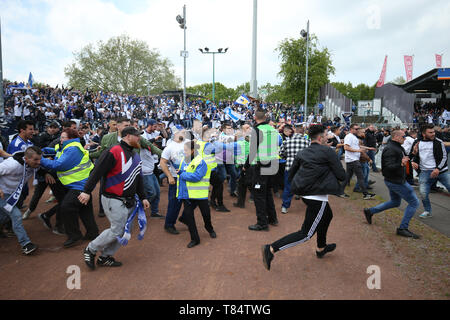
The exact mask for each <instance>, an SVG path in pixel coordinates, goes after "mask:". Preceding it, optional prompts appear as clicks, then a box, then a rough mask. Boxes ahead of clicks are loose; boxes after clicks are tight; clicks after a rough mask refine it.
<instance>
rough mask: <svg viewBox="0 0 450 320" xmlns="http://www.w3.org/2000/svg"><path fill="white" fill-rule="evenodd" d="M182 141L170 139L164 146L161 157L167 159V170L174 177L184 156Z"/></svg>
mask: <svg viewBox="0 0 450 320" xmlns="http://www.w3.org/2000/svg"><path fill="white" fill-rule="evenodd" d="M184 143H185V140H183V142H175V141H172V142H171V143H169V144H168V145H167V147H165V148H164V150H163V152H162V154H161V158H163V159H166V160H167V164H168V167H169V171H170V173H171V174H172V176H173V177H174V178H176V177H177V170H178V168H179V167H180V163H181V161H182V160H183V158H184Z"/></svg>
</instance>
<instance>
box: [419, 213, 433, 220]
mask: <svg viewBox="0 0 450 320" xmlns="http://www.w3.org/2000/svg"><path fill="white" fill-rule="evenodd" d="M431 217H432V215H431V212H428V211H425V212H424V213H422V214H421V215H419V218H422V219H426V218H431Z"/></svg>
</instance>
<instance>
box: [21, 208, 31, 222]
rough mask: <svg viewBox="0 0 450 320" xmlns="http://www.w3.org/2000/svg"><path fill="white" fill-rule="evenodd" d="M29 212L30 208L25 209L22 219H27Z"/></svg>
mask: <svg viewBox="0 0 450 320" xmlns="http://www.w3.org/2000/svg"><path fill="white" fill-rule="evenodd" d="M30 214H31V211H30V209H27V211H25V212H24V213H23V216H22V220H27V219H28V218H29V217H30Z"/></svg>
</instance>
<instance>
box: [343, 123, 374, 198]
mask: <svg viewBox="0 0 450 320" xmlns="http://www.w3.org/2000/svg"><path fill="white" fill-rule="evenodd" d="M359 129H360V126H359V125H358V124H356V123H353V124H352V125H351V126H350V132H349V133H348V134H347V135H346V136H345V138H344V150H345V164H346V166H347V170H346V171H347V179H346V180H345V182H344V184H343V185H342V189H343V190H342V191H343V193H342V194H341V195H340V197H341V198H349V196H348V195H347V194H345V192H344V189H345V187H346V186H347V185H348V184H349V183H350V180H351V179H352V176H353V173H355V174H356V178H357V179H358V184H359V186H360V189H361V191H362V193H363V199H364V200H368V199H371V198H373V197H374V196H375V194H373V193H368V192H367V188H366V184H365V182H364V174H363V171H362V167H361V162H359V158H360V156H361V153H362V152H364V150H363V148H364V147H363V146H360V144H359V139H358V138H357V137H356V133H357V132H358V130H359Z"/></svg>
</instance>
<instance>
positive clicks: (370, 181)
mask: <svg viewBox="0 0 450 320" xmlns="http://www.w3.org/2000/svg"><path fill="white" fill-rule="evenodd" d="M374 172H375V171H374ZM374 183H376V181H373V180H369V186H370V185H372V184H374Z"/></svg>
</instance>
